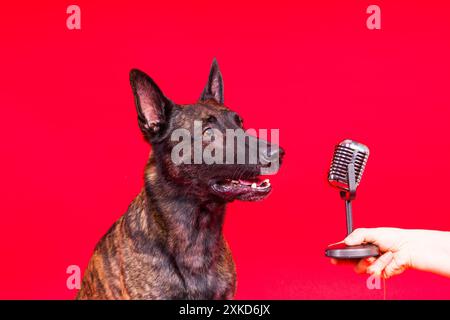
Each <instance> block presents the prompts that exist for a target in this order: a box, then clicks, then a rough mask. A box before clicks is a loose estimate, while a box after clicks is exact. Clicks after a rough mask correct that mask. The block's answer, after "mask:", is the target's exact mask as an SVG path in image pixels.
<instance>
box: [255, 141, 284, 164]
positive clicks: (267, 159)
mask: <svg viewBox="0 0 450 320" xmlns="http://www.w3.org/2000/svg"><path fill="white" fill-rule="evenodd" d="M284 154H285V152H284V150H283V149H282V148H281V147H280V146H273V145H268V146H267V153H264V152H263V154H262V159H261V160H262V163H263V164H270V163H271V162H274V161H275V159H278V161H279V162H280V163H281V159H282V158H283V157H284Z"/></svg>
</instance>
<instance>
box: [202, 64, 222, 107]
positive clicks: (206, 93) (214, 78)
mask: <svg viewBox="0 0 450 320" xmlns="http://www.w3.org/2000/svg"><path fill="white" fill-rule="evenodd" d="M208 99H214V100H216V101H217V102H218V103H220V104H223V79H222V74H221V73H220V70H219V64H218V63H217V60H216V58H214V60H213V62H212V65H211V71H210V72H209V78H208V83H207V84H206V86H205V89H203V92H202V95H201V96H200V100H203V101H205V100H208Z"/></svg>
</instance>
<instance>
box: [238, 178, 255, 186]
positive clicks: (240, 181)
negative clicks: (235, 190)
mask: <svg viewBox="0 0 450 320" xmlns="http://www.w3.org/2000/svg"><path fill="white" fill-rule="evenodd" d="M239 183H240V184H243V185H246V186H251V185H252V184H253V183H255V182H254V181H248V180H241V179H239Z"/></svg>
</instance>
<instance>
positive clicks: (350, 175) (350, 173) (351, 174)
mask: <svg viewBox="0 0 450 320" xmlns="http://www.w3.org/2000/svg"><path fill="white" fill-rule="evenodd" d="M347 168H348V170H347V179H348V189H349V190H348V191H341V192H340V195H341V198H342V199H343V200H344V201H345V213H346V216H347V235H349V234H350V233H352V232H353V215H352V200H354V199H355V198H356V178H355V165H354V164H353V162H351V163H349V164H348V166H347Z"/></svg>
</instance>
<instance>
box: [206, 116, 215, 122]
mask: <svg viewBox="0 0 450 320" xmlns="http://www.w3.org/2000/svg"><path fill="white" fill-rule="evenodd" d="M206 122H208V123H216V122H217V118H216V117H214V116H209V117H208V118H206Z"/></svg>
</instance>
